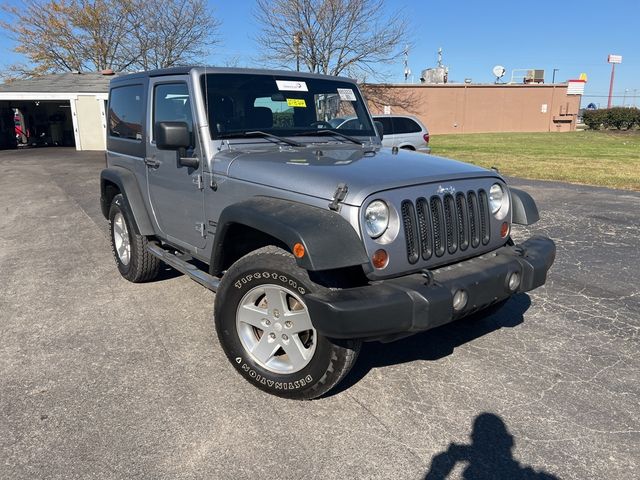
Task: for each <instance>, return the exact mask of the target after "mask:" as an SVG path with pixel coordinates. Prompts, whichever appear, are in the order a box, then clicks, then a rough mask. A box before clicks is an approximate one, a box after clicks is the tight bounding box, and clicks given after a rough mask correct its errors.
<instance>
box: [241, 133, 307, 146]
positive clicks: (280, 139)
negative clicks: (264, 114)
mask: <svg viewBox="0 0 640 480" xmlns="http://www.w3.org/2000/svg"><path fill="white" fill-rule="evenodd" d="M244 136H245V137H251V136H259V137H264V138H266V139H267V140H277V141H278V142H282V143H286V144H287V145H291V146H292V147H304V145H303V144H302V143H299V142H295V141H293V140H288V139H286V138H284V137H279V136H278V135H273V134H272V133H267V132H263V131H262V130H255V131H253V132H244Z"/></svg>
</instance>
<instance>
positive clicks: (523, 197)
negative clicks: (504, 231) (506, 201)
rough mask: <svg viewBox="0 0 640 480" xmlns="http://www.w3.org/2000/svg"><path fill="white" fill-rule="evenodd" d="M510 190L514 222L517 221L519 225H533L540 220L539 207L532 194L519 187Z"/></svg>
mask: <svg viewBox="0 0 640 480" xmlns="http://www.w3.org/2000/svg"><path fill="white" fill-rule="evenodd" d="M509 190H510V191H511V204H512V207H511V208H512V210H511V211H512V212H513V219H512V221H513V223H517V224H519V225H533V224H534V223H536V222H537V221H538V220H540V214H538V207H537V206H536V202H535V200H534V199H533V198H532V197H531V195H529V194H528V193H527V192H525V191H523V190H519V189H517V188H509Z"/></svg>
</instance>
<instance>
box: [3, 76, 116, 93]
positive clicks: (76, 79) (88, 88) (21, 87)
mask: <svg viewBox="0 0 640 480" xmlns="http://www.w3.org/2000/svg"><path fill="white" fill-rule="evenodd" d="M119 75H121V74H118V73H115V74H102V73H99V72H80V73H77V72H64V73H52V74H50V75H42V76H40V77H33V78H27V79H17V80H13V81H12V82H9V83H2V84H0V92H16V93H19V92H25V93H31V92H34V93H35V92H38V93H40V92H51V93H108V92H109V82H110V81H111V79H112V78H115V77H117V76H119Z"/></svg>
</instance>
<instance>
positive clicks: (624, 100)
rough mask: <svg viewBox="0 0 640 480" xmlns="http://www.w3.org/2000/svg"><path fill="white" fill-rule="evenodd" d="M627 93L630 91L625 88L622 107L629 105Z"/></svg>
mask: <svg viewBox="0 0 640 480" xmlns="http://www.w3.org/2000/svg"><path fill="white" fill-rule="evenodd" d="M627 93H629V89H628V88H625V89H624V96H623V97H622V106H623V107H624V106H625V105H626V103H627Z"/></svg>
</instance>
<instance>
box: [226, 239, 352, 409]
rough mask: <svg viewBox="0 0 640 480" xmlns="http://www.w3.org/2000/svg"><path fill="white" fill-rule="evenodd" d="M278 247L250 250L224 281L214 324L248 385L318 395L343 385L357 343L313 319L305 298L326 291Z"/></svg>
mask: <svg viewBox="0 0 640 480" xmlns="http://www.w3.org/2000/svg"><path fill="white" fill-rule="evenodd" d="M322 288H323V287H320V286H319V285H317V284H315V283H313V282H312V281H311V280H310V279H309V276H308V275H307V272H306V271H305V270H303V269H301V268H299V267H298V266H297V265H296V262H295V259H294V258H293V256H292V255H291V254H290V253H288V252H286V251H284V250H282V249H280V248H277V247H273V246H269V247H264V248H261V249H259V250H256V251H254V252H251V253H249V254H247V255H245V256H244V257H242V258H241V259H240V260H238V261H237V262H236V263H234V264H233V265H232V266H231V268H229V270H228V271H227V272H226V273H225V275H224V276H223V277H222V281H221V283H220V288H219V289H218V292H217V293H216V301H215V324H216V330H217V333H218V338H219V340H220V344H221V345H222V348H223V349H224V351H225V353H226V355H227V358H229V361H230V362H231V364H232V365H233V366H234V367H235V368H236V370H238V372H239V373H240V375H242V376H243V377H244V378H245V379H246V380H247V381H248V382H249V383H251V384H253V385H254V386H256V387H258V388H260V389H261V390H264V391H265V392H268V393H270V394H272V395H276V396H279V397H284V398H291V399H297V400H310V399H313V398H317V397H319V396H321V395H323V394H325V393H326V392H328V391H329V390H330V389H331V388H333V387H334V386H335V385H337V384H338V382H340V380H342V379H343V378H344V377H345V376H346V375H347V373H348V372H349V370H350V369H351V367H352V366H353V364H354V362H355V360H356V358H357V356H358V353H359V351H360V346H361V342H360V341H359V340H345V341H338V340H332V339H329V338H327V337H324V336H323V335H321V334H319V333H318V332H317V331H316V330H315V328H313V324H312V322H311V318H310V316H309V314H308V309H307V307H306V305H305V303H304V296H305V295H306V294H308V293H312V292H316V291H319V290H320V289H322Z"/></svg>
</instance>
